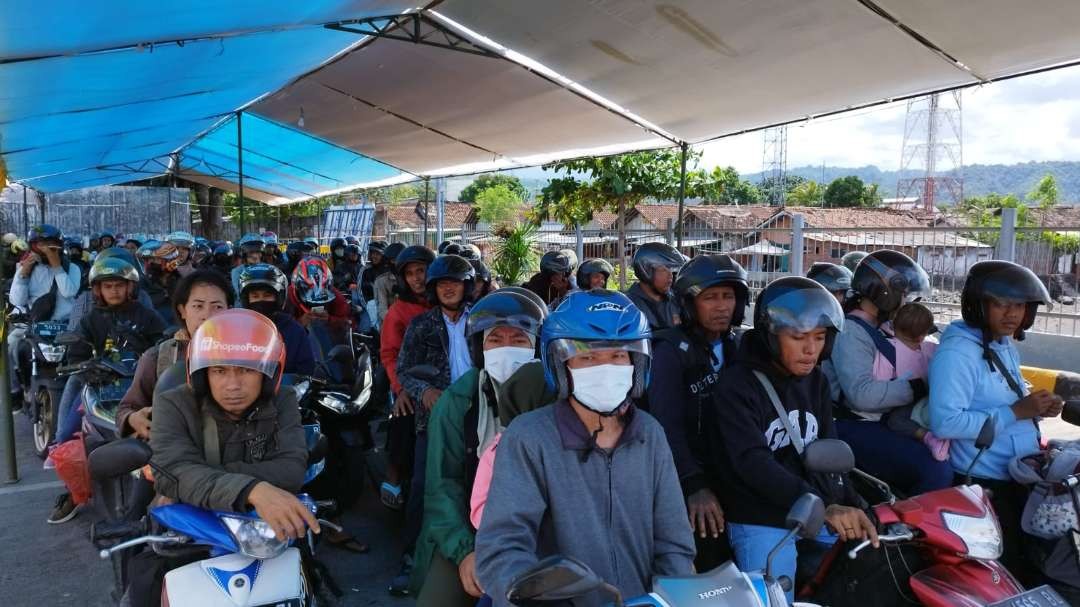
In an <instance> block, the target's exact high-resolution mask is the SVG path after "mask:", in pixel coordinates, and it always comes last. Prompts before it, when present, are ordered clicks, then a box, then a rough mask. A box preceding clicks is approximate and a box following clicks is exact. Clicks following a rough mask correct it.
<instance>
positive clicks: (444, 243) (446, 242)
mask: <svg viewBox="0 0 1080 607" xmlns="http://www.w3.org/2000/svg"><path fill="white" fill-rule="evenodd" d="M450 244H451V241H449V240H444V241H442V242H440V243H439V247H438V248H437V249H435V250H436V251H438V252H439V255H442V254H443V253H445V252H446V247H448V246H450Z"/></svg>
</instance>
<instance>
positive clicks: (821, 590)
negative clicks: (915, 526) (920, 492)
mask: <svg viewBox="0 0 1080 607" xmlns="http://www.w3.org/2000/svg"><path fill="white" fill-rule="evenodd" d="M856 545H857V542H848V543H847V544H843V545H841V544H840V543H839V542H838V543H837V545H836V546H834V547H833V550H832V552H830V553H829V555H828V556H827V557H826V561H829V560H831V563H830V564H828V565H827V566H828V569H827V570H826V573H825V575H824V577H823V579H818V578H815V579H814V580H813V581H811V582H810V583H809V584H808V586H807V587H808V588H810V589H811V593H810V596H808V597H804V596H802V595H801V594H800V595H799V599H800V600H807V601H811V602H814V603H818V604H820V605H829V606H830V607H848V606H851V607H856V606H858V607H865V606H866V605H873V606H874V607H910V606H911V605H912V599H914V596H915V595H914V594H913V593H912V591H911V583H910V580H911V576H912V575H913V574H914V573H916V572H918V571H920V570H921V569H923V568H925V563H924V562H923V559H922V557H921V556H920V555H919V551H918V549H917V548H916V547H915V545H914V544H911V543H903V544H890V545H886V544H882V546H881V548H879V549H877V550H875V549H874V548H872V547H868V548H866V549H864V550H862V551H860V552H859V556H858V558H855V559H850V558H848V556H847V551H848V550H849V549H851V548H854V547H855V546H856Z"/></svg>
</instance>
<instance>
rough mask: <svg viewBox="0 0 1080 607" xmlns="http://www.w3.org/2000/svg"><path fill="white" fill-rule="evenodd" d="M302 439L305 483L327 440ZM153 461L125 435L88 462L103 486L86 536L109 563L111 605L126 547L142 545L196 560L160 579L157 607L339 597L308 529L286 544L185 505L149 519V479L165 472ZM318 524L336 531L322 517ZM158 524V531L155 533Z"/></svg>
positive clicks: (258, 527) (118, 591)
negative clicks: (99, 514)
mask: <svg viewBox="0 0 1080 607" xmlns="http://www.w3.org/2000/svg"><path fill="white" fill-rule="evenodd" d="M305 435H306V437H307V440H308V470H307V477H306V478H312V477H314V476H317V475H318V474H319V472H320V471H321V465H322V460H323V458H324V457H325V454H326V449H327V443H326V439H325V437H323V436H322V435H321V434H319V432H318V428H317V427H309V426H305ZM151 456H152V452H151V450H150V446H149V445H148V444H147V443H146V442H144V441H141V440H138V439H136V438H124V439H119V440H117V441H113V442H111V443H108V444H106V445H103V446H102V447H100V448H99V449H96V450H95V451H93V452H92V453H91V454H90V456H89V458H88V464H89V468H90V476H91V478H92V479H94V481H95V483H96V484H97V485H96V486H101V487H104V488H105V490H104V491H101V492H98V493H95V494H94V495H95V496H94V499H95V501H96V502H100V506H101V509H102V510H103V511H104V512H105V517H104V518H103V519H101V520H98V521H95V522H94V523H93V525H92V527H91V539H92V541H93V543H94V546H95V547H96V548H98V550H99V556H100V557H101V558H102V559H109V560H110V561H111V562H112V568H113V592H112V595H113V599H114V600H115V601H117V602H120V601H121V597H122V596H123V594H124V592H125V589H127V588H128V583H129V578H128V563H129V562H130V559H131V556H133V553H134V552H135V550H132V549H135V548H138V547H140V546H144V545H149V546H151V548H152V549H153V550H154V551H155V552H156V553H158V554H159V555H161V556H163V557H167V558H174V559H179V560H182V561H195V562H191V563H189V564H188V565H185V566H183V567H179V568H177V569H174V570H173V571H171V572H169V574H168V575H166V578H165V585H164V586H163V591H162V604H163V605H187V604H191V605H230V606H232V605H264V604H266V605H310V604H313V601H312V597H313V596H314V594H315V593H317V592H321V591H322V590H323V589H327V590H329V591H330V592H331V593H333V594H335V595H340V591H339V590H338V588H337V587H336V585H335V584H334V583H333V581H332V580H331V579H330V578H329V575H328V573H327V572H326V570H325V568H324V567H323V566H322V565H321V564H320V563H318V562H317V561H315V560H314V549H315V540H314V537H312V535H311V534H310V532H309V534H308V537H307V538H306V540H305V541H302V542H299V543H298V544H297V545H295V546H294V547H289V546H287V545H286V544H285V543H284V542H279V541H278V540H276V538H275V537H274V534H273V532H272V531H270V530H269V526H268V525H266V524H265V523H263V522H262V521H260V520H258V518H257V517H253V516H251V515H243V514H237V513H232V512H213V511H209V510H204V509H201V508H196V507H193V506H189V505H186V504H170V505H167V506H159V507H157V508H153V509H151V510H150V516H149V519H150V520H148V519H147V517H146V516H145V514H146V513H147V506H148V505H149V504H150V499H147V498H148V497H152V496H153V490H152V482H153V474H155V473H160V474H168V472H167V471H162V470H157V469H156V468H154V466H153V464H152V463H151V462H150V459H151ZM148 469H154V470H155V471H156V472H154V473H151V472H149V471H148ZM132 480H135V481H138V485H137V486H141V487H143V488H144V491H143V492H142V493H138V492H124V491H123V488H124V487H126V486H129V485H130V483H131V481H132ZM146 489H148V490H149V491H148V492H147V491H146ZM300 499H301V501H302V502H303V503H304V504H305V505H306V506H308V508H309V509H311V511H312V512H313V513H314V514H316V516H317V517H321V516H325V514H326V513H328V512H331V511H333V510H334V509H335V508H336V504H335V503H334V502H333V501H321V502H315V501H312V500H311V499H310V498H308V497H307V496H304V495H301V496H300ZM320 524H321V525H325V526H326V527H327V528H330V529H339V528H338V527H337V526H336V525H334V524H333V523H330V522H327V521H325V520H322V519H320ZM162 527H163V528H164V529H165V531H164V532H163V533H153V531H154V530H155V529H156V528H162ZM207 557H209V558H207ZM252 559H254V560H252ZM297 571H299V572H300V574H299V575H297ZM210 580H212V582H211V581H210ZM260 581H261V582H262V583H261V584H259V583H258V582H260ZM256 587H257V588H256Z"/></svg>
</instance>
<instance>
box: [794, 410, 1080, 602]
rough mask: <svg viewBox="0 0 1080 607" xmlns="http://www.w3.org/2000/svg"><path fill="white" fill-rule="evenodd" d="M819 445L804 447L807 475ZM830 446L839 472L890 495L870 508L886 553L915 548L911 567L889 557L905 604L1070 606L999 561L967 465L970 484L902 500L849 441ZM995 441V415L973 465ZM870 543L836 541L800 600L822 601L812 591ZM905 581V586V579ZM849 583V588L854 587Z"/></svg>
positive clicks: (990, 515)
mask: <svg viewBox="0 0 1080 607" xmlns="http://www.w3.org/2000/svg"><path fill="white" fill-rule="evenodd" d="M821 442H823V441H815V443H813V444H812V445H809V446H808V447H807V450H806V454H805V455H804V458H805V464H806V467H807V469H809V470H815V469H817V468H818V467H819V464H818V463H817V462H816V461H815V460H816V459H817V458H818V457H820V456H821V454H822V453H821V452H820V451H818V450H817V449H811V448H810V447H813V446H814V445H816V444H817V443H821ZM830 442H835V443H838V445H840V446H842V448H843V450H845V453H844V455H843V458H842V459H844V460H845V461H844V464H843V465H842V466H839V467H840V468H846V469H848V470H850V471H851V472H853V473H854V474H856V475H858V476H860V477H862V478H863V479H864V480H865V481H867V482H869V483H870V484H871V485H873V486H876V487H878V488H879V490H880V491H881V492H882V494H883V495H884V496H885V502H884V503H881V504H878V505H876V506H874V508H873V513H874V515H875V518H876V519H877V521H878V526H879V529H881V530H883V531H882V532H881V533H880V534H879V536H878V539H879V540H880V542H881V544H882V548H883V549H884V550H886V551H887V550H889V548H890V547H892V546H908V547H913V548H915V549H917V552H918V555H919V557H921V558H919V559H915V560H917V561H919V562H915V563H912V562H907V561H906V560H905V559H904V557H903V554H902V553H901V557H900V564H899V565H898V566H897V565H894V563H893V562H892V560H889V565H888V566H889V568H890V571H891V572H892V573H893V575H892V578H893V580H894V587H895V591H896V592H897V593H898V596H899V597H900V599H901V600H902V601H903V602H905V603H909V604H910V603H916V604H921V605H926V606H928V607H956V606H958V605H961V606H968V605H970V606H972V607H977V606H983V605H990V606H993V607H1006V606H1008V607H1013V606H1015V607H1064V606H1065V605H1068V603H1067V602H1066V601H1065V599H1063V598H1062V597H1061V596H1060V595H1059V594H1058V593H1057V592H1056V591H1055V590H1053V589H1052V588H1051V587H1050V586H1046V585H1043V586H1040V587H1037V588H1033V589H1030V590H1025V589H1024V587H1023V586H1022V585H1021V584H1020V583H1019V582H1017V580H1016V579H1015V578H1014V577H1013V576H1012V574H1011V573H1009V571H1008V570H1006V569H1005V567H1003V566H1002V565H1001V564H1000V563H999V562H998V561H997V559H998V558H999V557H1000V556H1001V552H1002V536H1001V527H1000V525H999V524H998V520H997V516H996V515H995V513H994V509H993V507H992V506H991V504H990V498H989V496H988V495H987V493H986V491H984V490H983V488H982V487H980V486H979V485H974V484H970V468H969V470H968V479H969V480H968V484H966V485H960V486H956V487H949V488H947V489H940V490H937V491H931V492H929V493H924V494H922V495H918V496H914V497H911V498H908V499H905V500H897V498H896V497H895V495H894V494H893V492H892V490H891V488H890V487H889V485H888V484H887V483H885V482H884V481H881V480H880V479H877V478H875V477H873V476H871V475H869V474H866V473H865V472H862V471H860V470H858V469H857V468H855V456H854V454H853V453H852V452H851V450H850V448H849V447H848V446H847V444H846V443H843V442H841V441H830ZM993 442H994V423H993V419H992V418H988V419H987V421H986V423H985V424H984V425H983V427H982V429H981V431H980V432H979V436H978V438H977V439H976V441H975V446H976V448H977V449H978V450H979V451H978V455H977V456H976V458H975V461H978V457H979V456H981V455H982V453H984V452H985V451H986V449H988V448H989V447H990V446H991V445H992V444H993ZM828 458H829V460H830V465H831V464H835V463H836V461H837V460H838V455H837V454H829V455H828ZM972 466H974V461H973V462H972ZM868 546H870V542H869V540H867V541H863V542H861V543H859V544H858V545H856V546H854V547H853V548H851V549H849V550H845V546H842V545H840V544H839V543H838V544H837V545H836V546H834V547H833V549H832V551H831V552H830V554H829V555H828V556H826V558H825V559H824V561H823V562H822V564H821V566H820V568H819V569H818V572H817V575H816V576H815V578H814V583H811V584H809V585H806V586H804V587H803V589H802V591H801V592H800V593H799V594H798V596H799V597H800V598H805V599H807V600H811V601H813V600H820V596H819V595H818V594H817V592H816V591H815V590H814V588H815V586H818V585H819V584H820V583H821V582H822V581H823V580H827V579H828V577H829V575H830V569H831V568H832V567H834V566H835V564H836V563H837V562H838V560H837V559H840V558H848V559H856V558H858V556H859V554H860V553H861V552H862V551H864V550H865V549H866V548H867V547H868ZM886 555H888V553H886ZM894 567H895V569H894ZM908 576H910V577H909V579H908V581H907V583H906V584H904V583H902V582H901V581H900V580H901V579H902V578H905V577H908ZM847 586H848V587H851V585H850V584H848V585H847ZM876 590H877V591H880V589H876ZM855 594H857V592H855V593H853V594H851V595H845V596H846V597H847V596H850V599H851V602H850V603H847V604H851V605H864V604H866V598H865V597H861V598H860V597H857V596H855ZM831 604H833V605H836V606H837V607H843V605H845V602H844V601H843V600H840V601H839V602H838V601H837V599H835V598H833V600H832V602H831Z"/></svg>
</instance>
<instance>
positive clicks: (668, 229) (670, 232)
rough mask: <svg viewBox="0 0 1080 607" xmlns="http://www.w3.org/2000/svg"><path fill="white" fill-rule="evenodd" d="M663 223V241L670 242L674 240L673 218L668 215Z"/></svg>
mask: <svg viewBox="0 0 1080 607" xmlns="http://www.w3.org/2000/svg"><path fill="white" fill-rule="evenodd" d="M664 223H665V224H666V225H665V226H664V242H666V243H668V244H671V243H672V242H674V241H675V220H674V219H672V218H670V217H668V219H667V221H666V222H664Z"/></svg>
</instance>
